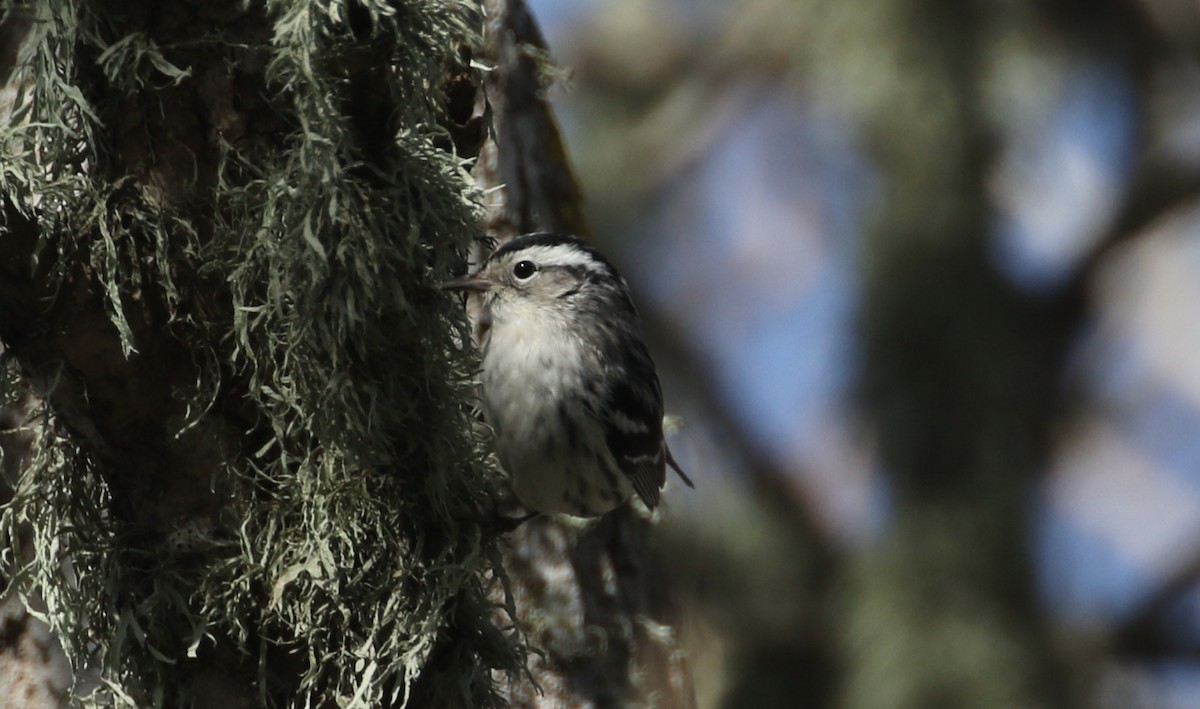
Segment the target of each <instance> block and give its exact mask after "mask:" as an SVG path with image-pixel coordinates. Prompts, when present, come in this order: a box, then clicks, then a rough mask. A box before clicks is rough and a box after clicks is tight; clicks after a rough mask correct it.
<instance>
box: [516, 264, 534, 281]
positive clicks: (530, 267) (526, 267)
mask: <svg viewBox="0 0 1200 709" xmlns="http://www.w3.org/2000/svg"><path fill="white" fill-rule="evenodd" d="M535 273H537V265H536V264H534V262H533V261H518V262H517V265H516V266H513V275H514V276H516V277H517V278H518V279H519V280H522V281H524V280H527V279H529V278H532V277H533V274H535Z"/></svg>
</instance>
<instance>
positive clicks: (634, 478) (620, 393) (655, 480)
mask: <svg viewBox="0 0 1200 709" xmlns="http://www.w3.org/2000/svg"><path fill="white" fill-rule="evenodd" d="M650 377H651V378H650V379H649V382H652V383H653V388H652V389H651V388H648V387H637V388H635V386H634V385H631V384H629V383H628V381H627V380H624V379H622V380H620V381H619V382H617V383H615V384H614V385H613V386H612V388H611V389H610V391H609V402H610V406H609V409H608V411H607V412H606V416H605V432H604V441H605V443H606V444H607V445H608V450H609V452H610V453H612V456H613V458H614V459H615V460H616V461H617V465H618V466H620V468H621V472H623V473H624V474H625V475H626V476H627V477H628V478H629V481H630V482H631V483H633V489H634V491H635V492H637V494H638V496H639V497H641V498H642V502H645V503H646V506H647V507H649V508H650V509H654V508H655V507H656V506H658V497H659V490H661V489H662V486H663V484H664V483H665V482H666V479H667V465H666V459H665V452H664V446H663V434H662V393H661V391H660V390H659V388H658V379H657V377H655V376H654V373H653V370H651V373H650ZM642 381H647V380H645V379H643V380H642Z"/></svg>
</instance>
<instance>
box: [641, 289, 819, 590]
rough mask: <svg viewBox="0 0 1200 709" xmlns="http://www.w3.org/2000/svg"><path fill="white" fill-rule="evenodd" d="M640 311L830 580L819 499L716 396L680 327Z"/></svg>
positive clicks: (755, 483) (665, 356) (751, 477)
mask: <svg viewBox="0 0 1200 709" xmlns="http://www.w3.org/2000/svg"><path fill="white" fill-rule="evenodd" d="M641 314H642V318H643V320H644V322H645V326H646V333H647V336H648V338H649V339H650V341H651V344H652V348H653V350H654V351H655V352H657V353H659V354H660V355H661V359H662V360H663V361H666V362H670V363H671V369H672V370H674V372H675V373H676V374H677V375H678V377H679V378H680V379H681V380H683V381H686V382H688V383H689V388H688V394H689V395H690V396H691V397H693V398H694V399H695V401H696V404H697V405H698V407H699V409H700V410H701V411H702V412H703V413H704V416H705V417H706V418H707V419H708V420H709V421H710V422H711V423H712V425H713V426H714V428H716V430H717V433H718V436H719V438H720V440H721V441H722V442H723V443H725V444H727V445H728V446H729V448H730V449H731V450H730V451H729V453H731V454H732V456H733V457H735V458H737V459H739V460H740V461H742V463H743V464H744V465H745V470H744V472H745V475H746V479H747V480H748V482H749V484H750V491H751V494H752V496H753V498H754V502H755V504H756V505H758V506H759V507H760V508H761V509H762V510H763V511H765V512H767V513H768V514H770V515H771V516H772V517H773V518H774V519H775V521H776V522H777V523H778V524H780V525H782V526H783V528H785V529H790V530H791V531H792V535H793V537H794V539H795V540H796V541H797V542H799V543H801V544H802V545H803V546H805V547H806V550H807V551H808V552H809V553H811V554H812V557H811V563H812V570H811V577H812V580H813V581H814V582H818V581H826V582H827V581H829V580H831V579H832V578H833V573H832V570H833V569H834V568H835V566H836V565H837V564H838V553H837V550H836V549H835V547H834V545H833V542H832V540H831V539H830V538H829V536H828V531H827V530H826V529H824V528H823V527H822V526H821V525H820V524H819V522H818V521H819V520H820V519H821V515H820V513H819V509H820V508H819V506H818V505H817V503H816V502H814V501H813V500H812V499H811V498H810V497H809V496H808V494H807V493H806V492H805V489H804V488H803V486H800V485H797V484H795V483H794V482H793V477H794V475H793V474H792V473H791V472H790V471H787V470H784V469H783V468H781V467H780V466H779V464H778V463H777V462H776V461H775V460H774V459H772V458H771V457H770V456H768V455H765V454H764V453H763V452H762V449H761V447H760V446H759V445H757V444H756V443H755V442H754V440H753V437H752V436H751V435H750V433H749V431H747V430H746V424H745V423H744V422H742V421H741V420H739V419H738V418H737V417H735V416H734V415H732V414H731V413H730V411H729V407H728V406H727V405H726V403H725V402H724V401H722V400H720V399H719V398H718V397H717V395H716V393H715V392H714V390H713V387H712V386H710V385H709V384H708V383H709V382H711V381H713V375H712V373H711V372H709V371H708V368H707V367H706V366H705V365H704V364H703V363H702V362H701V359H700V357H699V356H698V355H697V354H696V352H695V351H694V350H693V349H692V348H691V347H690V346H689V345H688V344H687V343H688V338H687V337H686V336H685V335H684V334H683V332H682V331H681V329H680V327H679V326H678V325H677V324H676V323H675V322H674V321H672V320H671V319H670V318H667V317H664V316H663V315H662V313H661V312H659V311H658V310H657V309H656V308H653V307H643V308H642V309H641Z"/></svg>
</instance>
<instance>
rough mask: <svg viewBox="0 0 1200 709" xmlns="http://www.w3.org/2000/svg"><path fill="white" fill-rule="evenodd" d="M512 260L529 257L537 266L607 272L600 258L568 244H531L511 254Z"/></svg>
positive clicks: (522, 259) (607, 269)
mask: <svg viewBox="0 0 1200 709" xmlns="http://www.w3.org/2000/svg"><path fill="white" fill-rule="evenodd" d="M512 258H513V260H514V261H524V260H525V259H529V260H530V261H533V262H534V263H536V264H537V265H538V266H543V267H544V266H561V267H564V268H585V269H587V270H589V271H596V272H600V273H609V272H610V271H609V268H608V266H607V265H606V264H605V263H604V262H603V261H601V260H599V259H597V258H595V257H594V256H592V254H591V253H590V252H588V251H585V250H583V249H577V248H571V247H568V246H561V245H554V246H531V247H529V248H526V249H521V250H520V251H515V252H513V254H512Z"/></svg>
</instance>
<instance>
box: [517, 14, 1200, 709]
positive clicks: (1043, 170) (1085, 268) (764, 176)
mask: <svg viewBox="0 0 1200 709" xmlns="http://www.w3.org/2000/svg"><path fill="white" fill-rule="evenodd" d="M529 4H530V7H531V9H532V10H533V12H534V15H535V16H536V17H537V19H538V20H539V22H540V23H541V25H542V28H543V30H544V32H545V34H546V39H547V41H548V43H549V46H550V47H551V51H552V54H553V57H554V60H555V62H556V64H557V66H558V67H559V71H560V74H559V75H558V76H556V77H554V78H555V82H554V84H553V88H552V89H551V91H550V94H549V96H550V98H551V99H552V102H553V104H554V106H555V109H556V111H557V114H558V117H559V120H560V122H561V127H562V129H563V132H564V135H565V137H566V142H567V145H568V149H569V151H570V153H571V158H572V162H573V164H574V167H575V170H576V173H577V175H578V177H579V179H580V181H581V184H582V187H583V191H584V194H585V195H586V199H587V202H588V209H589V211H588V218H589V220H590V222H591V224H592V226H593V228H594V229H595V239H596V241H597V242H598V243H599V244H600V246H601V247H602V248H603V249H604V250H606V251H607V252H608V253H609V254H610V255H611V256H612V258H613V260H614V261H615V262H616V263H617V264H618V266H619V267H620V268H621V269H622V270H623V271H624V273H625V275H626V276H627V278H628V279H629V280H630V281H631V283H632V285H633V288H634V290H635V293H636V295H637V296H638V297H639V299H640V302H641V303H642V307H643V309H644V311H645V315H646V317H647V320H648V330H649V333H648V335H649V338H650V341H651V347H652V350H653V351H654V353H655V356H656V359H657V360H658V363H659V369H660V371H661V374H662V376H663V379H664V387H665V390H666V397H667V402H668V410H669V412H670V413H674V414H677V415H678V416H679V420H680V425H679V427H678V430H677V431H675V432H674V433H673V434H672V437H671V439H670V440H671V445H672V447H673V449H674V451H675V455H676V457H677V458H678V459H679V460H680V461H681V463H682V464H683V465H684V467H685V469H686V470H688V471H689V473H690V474H691V475H692V476H693V478H694V479H695V480H696V483H697V489H696V490H695V491H690V490H686V489H685V488H683V487H682V486H680V485H678V483H675V484H674V485H673V488H672V489H670V490H669V492H668V494H667V496H666V499H667V505H668V510H667V512H666V513H665V517H666V519H665V524H664V529H665V532H664V536H665V537H666V539H667V540H668V553H669V554H670V555H671V558H672V559H673V562H674V564H673V565H674V567H675V568H674V571H675V574H676V578H677V579H678V582H679V584H680V587H681V588H680V598H681V602H682V604H683V607H684V613H685V617H686V622H685V624H684V630H683V633H684V639H685V644H686V645H687V647H688V651H689V653H690V654H691V656H692V661H693V665H692V667H693V672H694V679H695V683H696V687H697V693H698V701H699V704H700V706H720V705H727V706H734V705H737V706H754V705H756V704H755V701H757V700H754V699H752V697H755V696H760V697H764V699H762V700H761V701H762V702H764V704H763V705H766V704H765V703H766V702H771V701H774V702H776V703H777V700H778V699H779V698H780V697H787V696H791V697H793V698H794V699H795V700H796V703H795V704H787V705H795V706H808V705H813V706H818V705H820V704H813V703H811V702H809V701H807V695H805V691H807V689H806V688H811V687H809V685H807V684H805V683H806V682H808V680H805V679H804V677H807V676H809V673H810V671H811V666H812V664H813V663H817V664H821V663H830V664H831V666H830V667H829V668H827V669H828V672H829V673H830V674H833V675H838V674H840V675H841V676H847V675H848V676H854V670H853V669H847V668H846V666H845V665H846V664H853V662H854V660H853V659H851V660H846V659H845V658H846V656H847V654H846V653H844V652H840V651H837V650H832V651H831V650H829V648H830V647H831V646H834V647H836V646H839V643H840V639H839V638H838V637H836V636H837V635H838V633H839V631H838V630H837V628H838V627H839V626H840V622H836V621H831V622H826V621H824V620H822V618H820V617H818V618H816V619H815V620H814V618H813V617H812V616H813V614H817V615H818V616H820V615H822V614H826V613H830V614H833V615H834V616H836V614H837V613H839V612H840V611H839V610H838V601H837V600H836V599H839V598H848V599H854V597H855V596H854V591H853V590H845V591H842V590H839V589H840V588H841V585H842V583H843V581H838V580H833V581H829V580H828V579H825V578H816V577H815V576H817V575H820V574H821V573H823V572H822V571H821V569H827V568H830V567H829V566H827V565H825V562H821V561H814V558H816V557H822V556H823V555H824V556H830V557H832V558H833V559H835V560H836V561H834V562H830V563H832V564H836V565H837V566H839V567H845V566H847V565H849V566H854V565H855V564H856V563H857V561H856V559H859V558H864V557H870V555H871V554H872V553H873V551H874V550H877V549H879V548H881V547H884V546H886V544H887V540H888V538H889V535H890V534H891V533H892V530H893V523H894V511H895V502H896V498H895V495H894V494H893V485H892V482H891V479H890V477H889V470H888V469H887V466H886V465H885V464H884V463H883V461H882V460H881V458H880V455H879V451H878V445H877V441H876V434H875V430H874V425H873V421H874V419H873V418H872V416H871V414H870V411H868V410H865V405H864V403H863V398H862V397H861V396H860V395H859V391H860V389H859V384H858V383H859V377H860V373H861V370H862V365H863V357H864V351H863V347H862V346H861V345H860V344H859V343H860V341H861V340H860V333H861V327H862V322H863V319H862V307H863V298H864V272H865V269H866V263H867V261H868V260H869V258H870V244H869V239H868V238H867V236H866V234H867V232H868V231H869V230H870V229H871V228H872V224H873V220H876V219H877V218H879V214H880V203H881V200H882V196H881V195H882V194H884V193H885V192H886V191H887V189H888V185H887V180H888V179H889V175H888V174H885V172H884V171H882V170H881V169H880V165H879V163H878V160H877V158H876V155H875V152H874V151H873V149H872V144H871V141H872V137H871V135H870V133H869V130H868V126H867V124H868V123H869V121H868V119H867V118H865V117H864V116H868V115H870V114H871V113H872V111H873V112H874V115H878V113H879V110H880V109H879V107H878V106H874V105H873V104H872V101H873V100H874V98H873V97H874V96H875V93H873V92H875V91H876V88H875V86H874V82H877V81H884V82H891V83H892V84H895V82H901V83H902V82H904V81H906V79H907V77H908V74H907V71H906V67H905V66H903V65H901V66H897V67H895V71H894V72H891V73H885V74H883V75H881V74H879V73H877V72H875V73H873V72H872V71H871V70H870V67H871V66H873V65H872V64H871V57H870V55H871V53H872V52H873V51H875V50H876V49H877V47H876V45H875V43H874V42H873V41H872V37H879V36H882V37H885V38H886V37H887V36H888V34H889V32H891V31H893V30H894V31H895V32H897V33H902V32H913V31H914V30H913V29H912V28H901V27H891V26H890V25H889V22H890V20H889V19H888V18H887V17H882V18H881V17H879V15H881V14H883V13H884V12H886V11H887V8H889V7H894V6H897V5H904V3H879V4H872V3H864V2H845V3H840V4H839V3H831V2H818V1H815V0H813V1H807V0H794V1H789V0H737V1H729V2H720V1H718V0H705V1H698V0H530V3H529ZM908 4H909V5H913V6H918V5H921V3H908ZM925 5H928V6H930V7H933V6H936V5H937V3H925ZM986 5H988V6H989V7H988V8H987V9H986V11H981V12H980V13H979V17H977V18H976V19H977V28H976V32H977V34H978V36H981V37H983V39H984V40H985V41H986V44H987V46H986V50H984V51H983V52H982V53H983V55H984V66H985V71H983V72H981V73H980V75H979V83H978V85H977V86H976V87H975V93H976V95H977V96H978V98H979V103H980V105H981V106H982V108H981V112H982V114H983V116H984V123H985V125H986V129H987V131H988V134H989V136H990V138H991V141H992V145H993V147H994V153H993V154H992V157H991V160H990V162H989V167H988V169H987V172H986V175H985V176H984V177H985V180H986V194H987V197H988V207H989V219H988V221H989V225H988V230H987V231H988V233H987V234H986V237H985V244H986V246H985V249H986V252H987V258H988V263H989V265H990V267H991V268H992V269H994V270H995V272H997V273H998V274H999V275H1000V279H1001V280H1002V281H1003V282H1004V283H1006V284H1007V285H1008V286H1010V287H1011V288H1012V289H1013V290H1014V291H1015V292H1017V293H1019V294H1021V296H1022V297H1027V298H1028V299H1030V300H1031V302H1035V303H1036V302H1039V299H1047V300H1050V299H1054V298H1056V297H1060V296H1061V295H1062V294H1063V292H1064V291H1066V290H1067V289H1070V288H1075V287H1078V285H1079V283H1080V280H1081V279H1085V280H1086V283H1085V286H1084V287H1083V291H1084V307H1085V314H1084V315H1083V317H1082V319H1081V322H1082V325H1081V327H1080V328H1079V329H1078V331H1077V332H1075V333H1072V334H1071V340H1070V343H1069V346H1068V353H1067V355H1066V357H1065V360H1064V361H1065V365H1064V366H1063V367H1061V372H1060V375H1059V377H1058V381H1057V382H1056V384H1055V387H1056V388H1057V389H1058V391H1057V392H1056V396H1058V398H1059V399H1061V401H1062V402H1063V404H1062V406H1061V407H1060V410H1058V411H1056V413H1055V417H1054V423H1053V428H1052V434H1053V435H1052V438H1051V442H1050V449H1049V453H1048V457H1047V458H1046V460H1045V461H1044V464H1039V467H1042V468H1044V469H1043V470H1039V471H1035V474H1034V475H1033V476H1032V477H1031V480H1032V481H1033V482H1032V484H1031V485H1029V487H1028V489H1026V490H1023V491H1022V492H1021V494H1022V503H1021V504H1022V507H1021V509H1022V518H1021V525H1022V530H1023V533H1024V535H1025V537H1024V541H1023V545H1024V546H1023V549H1024V550H1025V552H1026V557H1025V559H1023V560H1022V563H1025V564H1026V565H1027V568H1028V569H1029V572H1030V574H1031V579H1032V587H1033V588H1034V589H1035V600H1036V605H1037V611H1036V613H1037V614H1039V617H1040V618H1042V619H1043V627H1042V631H1043V635H1044V637H1046V638H1048V642H1049V643H1050V645H1051V647H1052V654H1053V656H1054V657H1055V658H1057V659H1056V664H1055V668H1054V670H1053V671H1052V673H1051V674H1052V675H1053V677H1054V679H1053V680H1052V681H1054V682H1058V683H1060V684H1061V686H1063V687H1066V688H1067V689H1066V694H1067V695H1069V696H1070V697H1071V699H1070V700H1069V703H1072V704H1082V705H1086V706H1103V707H1180V708H1182V707H1194V706H1200V622H1198V613H1200V594H1198V593H1197V588H1196V583H1197V579H1198V578H1200V357H1198V356H1197V353H1198V352H1200V278H1198V277H1197V274H1200V212H1198V211H1197V210H1198V203H1197V199H1196V198H1197V197H1200V189H1197V188H1198V186H1200V180H1198V179H1197V177H1196V176H1197V174H1200V63H1198V59H1200V52H1198V51H1197V48H1200V5H1198V4H1196V3H1194V2H1184V1H1182V0H1179V1H1172V0H1145V1H1144V2H1137V1H1134V0H1129V1H1128V2H1101V3H1071V2H1057V3H1040V4H1039V3H1019V2H1000V3H988V4H986ZM931 12H935V13H936V9H934V10H931ZM980 28H981V29H980ZM939 31H941V32H946V31H949V32H953V31H954V28H953V25H952V23H951V24H947V25H944V26H942V27H940V28H938V27H932V26H931V27H928V28H917V29H916V30H915V32H916V34H917V35H918V36H919V35H921V33H923V32H928V33H929V41H930V42H938V41H943V38H941V37H939V36H938V34H937V33H938V32H939ZM872 33H876V34H872ZM880 33H881V34H880ZM885 43H886V42H882V43H881V44H885ZM864 57H867V58H866V59H864ZM862 67H867V69H862ZM895 89H896V87H895V86H894V85H893V86H892V87H891V89H889V90H895ZM945 149H946V150H947V151H953V150H955V149H956V145H954V144H953V143H952V142H951V143H948V144H947V145H946V146H945ZM930 208H931V209H933V208H936V205H931V206H930ZM1131 227H1132V228H1131ZM1026 384H1027V383H1026V382H1022V381H1013V382H1011V386H1013V387H1018V388H1019V387H1021V386H1024V385H1026ZM797 538H798V539H804V540H808V541H805V542H797V543H795V544H793V543H792V542H791V541H789V540H794V539H797ZM813 539H817V540H820V541H819V544H817V545H816V547H818V550H816V551H814V545H813V544H812V543H811V540H813ZM827 583H832V585H833V587H832V589H826V591H824V592H828V594H829V595H830V596H831V597H832V598H834V599H835V600H834V602H833V604H832V606H830V605H827V604H818V605H817V606H816V607H817V608H818V609H819V610H815V611H814V610H813V608H814V605H813V603H812V602H811V600H812V598H811V596H812V595H813V594H815V593H817V591H816V588H823V587H824V586H825V585H826V584H827ZM848 602H849V603H853V602H854V601H853V600H850V601H848ZM830 608H832V610H829V609H830ZM851 615H853V613H851ZM897 632H903V631H901V630H897ZM805 633H808V634H812V635H814V636H815V635H820V634H822V633H825V634H827V635H833V636H835V637H824V638H822V637H809V638H797V637H796V635H797V634H805ZM877 642H880V643H886V642H889V638H888V633H886V632H885V633H883V634H882V635H881V637H879V638H878V640H877ZM851 657H852V654H851ZM828 658H841V659H835V660H832V661H830V660H828ZM748 666H755V667H757V668H759V669H763V668H769V669H770V672H765V673H759V674H756V675H755V679H753V680H749V679H747V678H748V676H749V675H748V674H747V672H746V671H745V668H747V667H748ZM805 668H808V669H805ZM997 671H1002V670H1001V668H997ZM900 672H901V674H902V673H903V670H900ZM817 674H821V672H820V671H818V672H817ZM880 676H885V675H880ZM763 677H768V678H769V677H775V678H777V680H778V684H779V687H778V691H776V692H774V693H772V692H771V691H765V692H764V693H762V694H756V693H755V691H757V690H755V691H752V690H750V689H747V687H746V686H745V685H746V684H747V683H751V684H754V685H756V686H757V689H762V686H761V685H762V684H763V683H764V682H769V681H770V680H764V679H762V678H763ZM897 681H899V680H897ZM832 684H833V689H832V695H830V694H828V693H827V692H828V691H829V690H828V688H826V689H823V690H814V691H815V692H816V693H815V694H814V695H813V696H815V697H818V698H820V697H823V698H825V699H830V698H831V697H841V696H845V695H846V693H847V691H848V690H846V689H845V688H844V685H845V684H846V683H845V682H840V681H834V682H833V683H832ZM879 689H880V691H883V692H885V693H886V692H888V691H889V688H888V687H882V688H879ZM851 694H853V692H851ZM1054 694H1055V693H1054V692H1048V695H1054ZM831 701H832V700H831ZM781 705H783V704H781ZM931 705H932V704H931ZM953 705H954V704H953V703H947V704H945V706H953ZM1047 705H1055V703H1054V702H1050V703H1048V704H1047ZM1058 705H1061V703H1059V704H1058Z"/></svg>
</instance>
